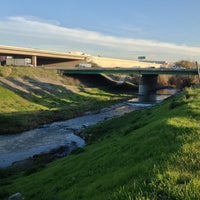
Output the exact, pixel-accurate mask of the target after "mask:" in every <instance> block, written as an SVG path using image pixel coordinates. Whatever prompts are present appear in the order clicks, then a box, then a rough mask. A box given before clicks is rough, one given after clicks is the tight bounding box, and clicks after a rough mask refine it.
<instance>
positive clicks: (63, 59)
mask: <svg viewBox="0 0 200 200" xmlns="http://www.w3.org/2000/svg"><path fill="white" fill-rule="evenodd" d="M0 56H13V57H14V58H31V59H32V65H33V66H42V65H43V66H48V67H57V68H59V67H66V68H68V67H74V66H75V65H76V64H83V63H88V62H89V63H94V64H96V65H97V66H100V67H111V68H113V67H115V66H123V67H124V68H131V67H133V66H140V67H150V66H154V67H160V64H156V63H151V62H141V61H134V60H125V59H116V58H106V57H101V56H91V55H88V54H85V53H82V52H71V53H70V52H68V53H66V52H56V51H47V50H39V49H31V48H22V47H13V46H1V45H0Z"/></svg>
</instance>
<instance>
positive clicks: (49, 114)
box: [0, 67, 130, 134]
mask: <svg viewBox="0 0 200 200" xmlns="http://www.w3.org/2000/svg"><path fill="white" fill-rule="evenodd" d="M99 81H100V80H99ZM74 84H75V85H76V86H74ZM99 84H101V82H100V83H99ZM93 85H94V84H93ZM108 89H109V87H106V90H105V87H101V88H94V87H93V88H92V87H90V88H89V87H85V86H84V85H83V84H81V83H80V82H79V81H78V79H73V78H70V77H69V78H63V77H61V76H59V75H58V74H56V73H54V72H53V71H48V70H44V69H39V68H30V67H28V68H26V67H0V124H3V126H0V133H1V134H3V133H16V132H20V131H23V130H26V129H30V128H33V127H36V126H38V125H40V124H45V123H50V122H53V121H58V120H64V119H69V118H72V117H74V116H79V115H82V114H83V113H84V112H86V111H89V110H98V109H100V108H102V107H105V106H108V105H110V104H113V103H116V102H118V101H120V100H122V99H127V98H130V93H129V94H128V93H126V92H125V93H122V94H119V93H116V91H115V90H113V88H112V90H108Z"/></svg>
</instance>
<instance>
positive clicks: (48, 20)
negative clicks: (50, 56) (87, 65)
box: [0, 0, 200, 62]
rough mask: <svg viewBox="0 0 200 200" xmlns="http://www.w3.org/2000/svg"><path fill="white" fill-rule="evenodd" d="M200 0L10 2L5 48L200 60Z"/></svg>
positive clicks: (2, 26)
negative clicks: (18, 47) (6, 46)
mask: <svg viewBox="0 0 200 200" xmlns="http://www.w3.org/2000/svg"><path fill="white" fill-rule="evenodd" d="M199 10H200V1H199V0H177V1H175V0H101V1H99V0H98V1H97V0H6V1H3V2H1V12H0V45H8V46H21V47H30V48H36V49H48V50H56V51H64V52H69V51H81V52H85V53H89V54H92V55H100V56H105V57H115V58H124V59H133V60H136V59H137V57H138V56H141V55H144V56H146V59H147V60H167V61H178V60H182V59H185V60H191V61H193V60H197V61H199V62H200V26H199V22H200V12H199Z"/></svg>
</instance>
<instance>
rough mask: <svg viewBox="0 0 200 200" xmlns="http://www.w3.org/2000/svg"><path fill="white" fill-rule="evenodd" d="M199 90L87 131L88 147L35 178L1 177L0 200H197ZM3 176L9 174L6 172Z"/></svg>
mask: <svg viewBox="0 0 200 200" xmlns="http://www.w3.org/2000/svg"><path fill="white" fill-rule="evenodd" d="M199 107H200V88H195V89H188V90H186V91H185V92H184V93H182V94H181V95H179V96H176V97H173V98H171V99H169V100H168V101H166V102H164V103H162V104H159V105H157V106H155V107H152V108H148V109H143V110H139V111H135V112H133V113H129V114H126V115H124V116H122V117H120V118H117V119H113V120H110V121H106V122H104V123H101V124H97V125H96V126H94V127H91V128H89V129H87V130H86V131H85V132H84V134H85V135H86V136H88V143H89V144H88V145H87V146H86V147H85V148H84V149H83V150H80V149H79V150H78V151H77V152H74V153H73V154H71V155H70V156H68V157H66V158H62V159H60V160H58V161H54V162H52V163H50V164H48V165H47V166H46V167H45V168H42V169H41V170H40V171H37V172H36V173H32V174H30V175H28V176H27V175H23V174H17V175H15V176H9V175H8V176H6V177H4V178H2V180H1V181H0V184H1V191H0V195H1V197H2V199H6V197H7V196H8V195H9V194H13V193H15V192H21V193H22V194H23V195H24V196H25V198H26V199H32V200H34V199H40V200H42V199H48V200H51V199H56V200H59V199H62V200H63V199H69V200H77V199H84V200H89V199H91V200H102V199H108V200H111V199H112V200H133V199H137V200H141V199H152V200H153V199H155V200H166V199H167V200H171V199H172V200H173V199H174V200H175V199H177V200H179V199H183V200H185V199H188V200H196V199H200V127H199V120H200V109H199ZM7 173H8V174H9V171H8V172H7Z"/></svg>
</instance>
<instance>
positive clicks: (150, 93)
mask: <svg viewBox="0 0 200 200" xmlns="http://www.w3.org/2000/svg"><path fill="white" fill-rule="evenodd" d="M59 71H60V73H61V74H139V75H141V79H140V83H139V91H138V94H139V101H140V102H145V101H152V100H153V99H155V91H156V89H157V78H158V75H162V74H167V75H199V69H198V68H196V69H182V68H131V69H130V68H129V69H125V68H72V69H59Z"/></svg>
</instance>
